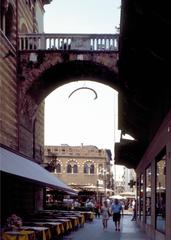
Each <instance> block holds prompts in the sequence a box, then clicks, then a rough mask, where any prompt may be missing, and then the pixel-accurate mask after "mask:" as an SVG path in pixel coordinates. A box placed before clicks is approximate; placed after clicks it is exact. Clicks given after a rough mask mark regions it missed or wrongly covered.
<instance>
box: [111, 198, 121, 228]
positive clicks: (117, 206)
mask: <svg viewBox="0 0 171 240" xmlns="http://www.w3.org/2000/svg"><path fill="white" fill-rule="evenodd" d="M111 212H112V214H113V221H114V223H115V230H116V231H120V219H121V212H122V214H123V208H122V205H121V203H120V202H119V201H118V199H115V201H114V203H112V206H111Z"/></svg>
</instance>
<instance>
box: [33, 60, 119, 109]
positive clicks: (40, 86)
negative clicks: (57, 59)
mask: <svg viewBox="0 0 171 240" xmlns="http://www.w3.org/2000/svg"><path fill="white" fill-rule="evenodd" d="M77 80H90V81H96V82H99V83H103V84H106V85H109V86H111V87H112V88H114V85H115V90H118V88H119V83H118V75H117V74H116V73H115V72H114V71H112V70H111V69H109V68H107V67H106V66H104V65H102V64H99V63H95V62H91V61H70V62H67V63H59V64H56V65H55V66H52V67H50V68H49V69H47V70H45V71H44V72H43V73H42V74H41V75H40V76H39V77H38V78H37V79H36V80H35V81H34V82H33V83H32V85H31V86H30V88H29V90H28V93H29V94H30V95H31V96H32V98H33V99H34V100H35V102H36V103H37V104H40V102H41V101H42V100H43V99H44V98H46V96H48V95H49V94H50V93H51V92H52V91H53V90H55V89H56V88H58V87H60V86H62V85H64V84H67V83H69V82H72V81H77Z"/></svg>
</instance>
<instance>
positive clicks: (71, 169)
mask: <svg viewBox="0 0 171 240" xmlns="http://www.w3.org/2000/svg"><path fill="white" fill-rule="evenodd" d="M44 154H45V157H44V164H45V167H46V168H47V169H48V170H49V171H51V172H53V174H54V175H55V176H56V177H58V178H59V179H61V180H62V181H64V182H65V183H66V184H68V185H69V186H71V187H73V188H74V189H77V190H78V191H82V190H87V191H95V192H96V191H97V188H98V187H99V190H100V189H103V193H104V195H105V194H111V192H112V190H113V171H112V158H111V151H110V150H107V149H98V148H97V147H96V146H91V145H90V146H89V145H85V146H84V145H83V144H82V145H81V146H69V145H67V144H63V145H60V146H45V149H44Z"/></svg>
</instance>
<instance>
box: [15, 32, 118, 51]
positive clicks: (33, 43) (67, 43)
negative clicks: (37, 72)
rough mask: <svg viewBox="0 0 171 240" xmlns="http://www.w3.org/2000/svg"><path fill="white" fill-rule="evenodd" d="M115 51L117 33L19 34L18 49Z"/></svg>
mask: <svg viewBox="0 0 171 240" xmlns="http://www.w3.org/2000/svg"><path fill="white" fill-rule="evenodd" d="M53 49H54V50H80V51H84V50H85V51H117V50H118V34H49V33H47V34H44V33H42V34H39V33H34V34H20V35H19V50H30V51H31V50H32V51H33V50H53Z"/></svg>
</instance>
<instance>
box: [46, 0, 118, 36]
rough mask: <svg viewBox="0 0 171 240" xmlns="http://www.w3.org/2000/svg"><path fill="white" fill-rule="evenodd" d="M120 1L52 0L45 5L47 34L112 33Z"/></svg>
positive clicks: (116, 21) (116, 23) (116, 22)
mask: <svg viewBox="0 0 171 240" xmlns="http://www.w3.org/2000/svg"><path fill="white" fill-rule="evenodd" d="M119 22H120V0H53V1H52V2H51V4H49V5H45V15H44V30H45V32H47V33H53V32H54V33H114V32H115V26H118V25H119Z"/></svg>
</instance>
